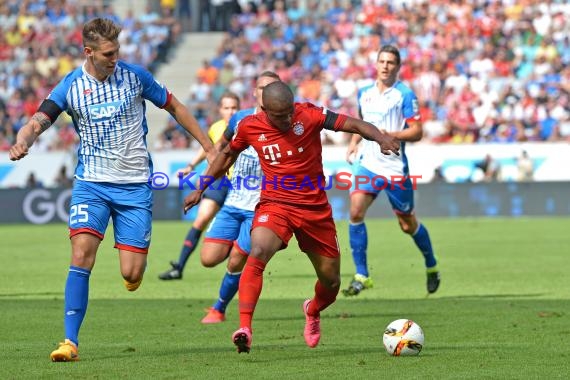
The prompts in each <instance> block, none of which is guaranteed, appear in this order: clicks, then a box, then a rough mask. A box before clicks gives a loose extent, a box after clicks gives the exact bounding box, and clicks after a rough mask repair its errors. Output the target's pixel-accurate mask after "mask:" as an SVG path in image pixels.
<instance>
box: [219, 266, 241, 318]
mask: <svg viewBox="0 0 570 380" xmlns="http://www.w3.org/2000/svg"><path fill="white" fill-rule="evenodd" d="M240 277H241V272H239V273H230V272H226V275H225V276H224V279H223V280H222V285H221V286H220V298H218V301H216V303H215V304H214V309H216V310H218V311H219V312H221V313H225V312H226V307H227V306H228V304H229V303H230V301H231V300H232V299H233V298H234V296H235V295H236V293H237V291H238V287H239V278H240Z"/></svg>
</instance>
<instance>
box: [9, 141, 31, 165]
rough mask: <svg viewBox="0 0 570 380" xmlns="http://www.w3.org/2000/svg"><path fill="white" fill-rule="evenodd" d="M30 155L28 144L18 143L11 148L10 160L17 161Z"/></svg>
mask: <svg viewBox="0 0 570 380" xmlns="http://www.w3.org/2000/svg"><path fill="white" fill-rule="evenodd" d="M27 155H28V146H27V145H26V144H24V143H16V144H14V145H12V147H11V148H10V160H12V161H17V160H19V159H22V158H24V157H26V156H27Z"/></svg>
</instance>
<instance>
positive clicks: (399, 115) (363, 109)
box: [343, 45, 440, 296]
mask: <svg viewBox="0 0 570 380" xmlns="http://www.w3.org/2000/svg"><path fill="white" fill-rule="evenodd" d="M400 65H401V62H400V52H399V51H398V49H397V48H396V47H394V46H391V45H386V46H383V47H382V48H381V49H380V51H379V53H378V57H377V62H376V68H377V71H378V72H377V79H376V83H375V84H374V85H370V86H367V87H364V88H362V89H361V90H360V91H359V94H358V104H359V109H360V115H361V117H362V119H363V120H364V121H368V122H370V123H372V124H374V125H375V126H376V127H377V128H378V129H380V130H384V131H387V132H388V133H389V134H391V135H392V136H394V137H396V138H397V139H398V140H400V141H401V154H400V155H399V156H398V155H395V154H390V155H385V154H382V153H381V152H380V149H379V148H378V145H377V144H375V143H374V142H371V141H366V140H364V141H363V146H362V151H361V157H360V161H359V163H358V166H357V168H356V170H355V172H354V173H353V174H354V175H355V177H356V176H359V177H361V178H364V177H368V178H370V180H369V181H368V182H367V183H366V184H359V185H358V188H356V187H355V186H354V185H353V189H352V190H351V194H350V225H349V230H348V231H349V237H350V247H351V248H352V257H353V259H354V264H355V265H356V275H355V276H354V278H353V280H352V282H351V283H350V285H349V286H348V288H347V289H344V290H343V294H344V295H346V296H355V295H357V294H359V293H360V292H361V291H362V290H364V289H367V288H371V287H372V286H373V282H372V278H371V277H370V275H369V273H368V265H367V260H366V254H367V252H366V250H367V248H368V235H367V231H366V224H365V222H364V217H365V215H366V211H367V210H368V208H369V207H370V205H371V204H372V202H373V201H374V199H376V197H377V196H378V194H379V193H380V192H381V191H382V189H384V190H385V191H386V194H387V195H388V199H389V201H390V204H391V205H392V209H393V210H394V213H395V214H396V216H397V217H398V222H399V223H400V227H401V229H402V231H403V232H405V233H406V234H408V235H410V236H412V238H413V239H414V242H415V244H416V245H417V247H418V248H419V250H420V251H421V253H422V254H423V256H424V260H425V266H426V268H427V290H428V293H435V291H437V288H438V287H439V283H440V274H439V271H438V268H437V261H436V259H435V256H434V253H433V248H432V244H431V240H430V237H429V233H428V231H427V229H426V227H425V226H424V225H423V224H422V223H420V222H419V221H418V220H417V218H416V215H415V214H414V190H413V186H412V182H411V181H410V177H409V174H410V172H409V167H408V159H407V157H406V141H410V142H412V141H419V140H420V139H421V138H422V135H423V129H422V123H421V120H420V114H419V107H418V100H417V98H416V95H415V94H414V93H413V91H412V90H411V89H410V88H408V87H407V86H406V85H404V84H403V83H402V82H400V81H399V80H398V72H399V70H400ZM361 140H362V138H361V137H360V136H359V135H353V137H352V140H351V142H350V145H349V147H348V150H347V160H348V161H349V162H351V163H352V160H353V158H354V157H355V155H356V154H357V151H358V148H357V145H358V143H359V142H360V141H361ZM392 178H396V179H398V178H402V181H401V183H399V184H395V185H394V186H393V183H391V182H390V179H392ZM387 182H388V183H387ZM392 182H393V181H392ZM400 184H401V185H402V186H400Z"/></svg>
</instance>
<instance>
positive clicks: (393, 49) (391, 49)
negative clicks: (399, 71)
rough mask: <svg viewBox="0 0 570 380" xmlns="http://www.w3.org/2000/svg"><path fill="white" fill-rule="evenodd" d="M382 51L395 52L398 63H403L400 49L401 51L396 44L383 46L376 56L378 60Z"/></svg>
mask: <svg viewBox="0 0 570 380" xmlns="http://www.w3.org/2000/svg"><path fill="white" fill-rule="evenodd" d="M381 53H390V54H394V56H396V63H397V64H398V65H399V64H400V63H401V59H400V51H399V50H398V48H397V47H395V46H394V45H384V46H382V48H381V49H380V51H379V52H378V56H377V57H376V59H377V60H378V58H380V54H381Z"/></svg>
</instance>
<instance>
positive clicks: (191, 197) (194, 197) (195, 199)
mask: <svg viewBox="0 0 570 380" xmlns="http://www.w3.org/2000/svg"><path fill="white" fill-rule="evenodd" d="M201 199H202V191H201V190H195V191H193V192H191V193H190V194H188V195H187V196H186V197H185V198H184V214H186V213H187V212H188V210H190V209H191V208H192V207H194V206H196V205H197V204H198V203H200V200H201Z"/></svg>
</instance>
